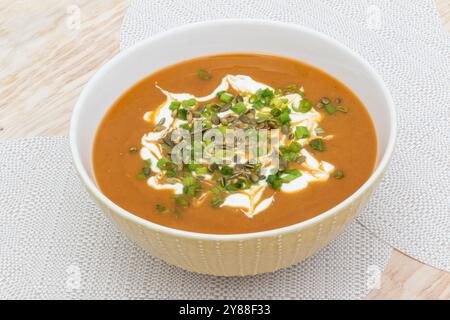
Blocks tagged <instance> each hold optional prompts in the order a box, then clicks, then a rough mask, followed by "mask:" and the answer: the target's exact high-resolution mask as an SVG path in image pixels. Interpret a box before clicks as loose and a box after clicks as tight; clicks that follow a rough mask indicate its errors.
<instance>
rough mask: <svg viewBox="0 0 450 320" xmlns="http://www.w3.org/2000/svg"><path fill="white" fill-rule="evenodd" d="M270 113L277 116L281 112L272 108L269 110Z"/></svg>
mask: <svg viewBox="0 0 450 320" xmlns="http://www.w3.org/2000/svg"><path fill="white" fill-rule="evenodd" d="M270 114H271V115H273V116H274V117H278V116H279V115H280V114H281V110H280V109H278V108H273V109H272V110H271V111H270Z"/></svg>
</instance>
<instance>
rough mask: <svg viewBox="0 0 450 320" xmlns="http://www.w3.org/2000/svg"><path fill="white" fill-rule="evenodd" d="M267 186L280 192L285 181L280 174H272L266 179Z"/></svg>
mask: <svg viewBox="0 0 450 320" xmlns="http://www.w3.org/2000/svg"><path fill="white" fill-rule="evenodd" d="M266 182H267V184H268V185H269V186H270V187H271V188H272V189H274V190H280V189H281V185H282V184H283V181H282V180H281V178H280V177H279V176H278V174H271V175H269V176H268V177H267V179H266Z"/></svg>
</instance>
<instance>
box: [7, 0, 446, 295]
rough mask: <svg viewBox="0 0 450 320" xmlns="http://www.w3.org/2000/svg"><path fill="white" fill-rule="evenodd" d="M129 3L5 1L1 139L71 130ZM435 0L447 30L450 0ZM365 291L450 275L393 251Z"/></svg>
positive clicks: (408, 287) (407, 288)
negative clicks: (74, 110)
mask: <svg viewBox="0 0 450 320" xmlns="http://www.w3.org/2000/svg"><path fill="white" fill-rule="evenodd" d="M128 2H129V1H127V0H112V1H89V0H71V1H67V0H62V1H61V0H59V1H58V0H40V1H25V0H15V1H10V0H8V1H7V0H0V66H1V69H0V139H7V138H16V137H30V136H37V135H67V134H68V125H69V118H70V114H71V112H72V108H73V106H74V104H75V101H76V100H77V98H78V95H79V94H80V92H81V89H82V88H83V86H84V85H85V84H86V82H87V81H88V79H89V78H90V77H91V76H92V74H93V73H94V72H95V71H96V70H97V69H98V68H99V67H100V66H101V65H102V64H104V63H105V62H106V61H108V60H109V59H110V58H112V57H113V56H114V55H115V54H116V53H117V52H118V51H119V34H120V26H121V23H122V18H123V16H124V13H125V10H126V8H127V6H128ZM435 3H436V5H437V8H438V11H439V13H440V15H441V18H442V22H443V25H444V27H445V28H446V29H447V30H449V31H450V0H435ZM73 4H76V6H77V7H75V6H73ZM78 8H79V9H80V12H79V13H80V18H81V20H80V21H81V23H80V24H79V25H78V24H77V12H78V11H77V10H78ZM78 27H79V28H78ZM368 298H369V299H450V274H449V273H446V272H443V271H439V270H437V269H434V268H432V267H429V266H426V265H424V264H422V263H420V262H418V261H416V260H414V259H412V258H410V257H407V256H406V255H404V254H402V253H400V252H399V251H396V250H394V251H393V254H392V257H391V258H390V261H389V263H388V265H387V267H386V269H385V272H384V274H383V277H382V283H381V287H380V289H378V290H374V291H372V292H371V293H370V294H369V296H368Z"/></svg>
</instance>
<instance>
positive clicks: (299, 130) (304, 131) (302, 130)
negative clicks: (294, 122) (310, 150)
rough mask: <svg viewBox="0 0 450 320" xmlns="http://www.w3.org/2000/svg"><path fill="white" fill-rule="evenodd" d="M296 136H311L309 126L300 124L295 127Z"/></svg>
mask: <svg viewBox="0 0 450 320" xmlns="http://www.w3.org/2000/svg"><path fill="white" fill-rule="evenodd" d="M295 136H296V137H297V139H305V138H309V130H308V128H307V127H304V126H299V127H296V128H295Z"/></svg>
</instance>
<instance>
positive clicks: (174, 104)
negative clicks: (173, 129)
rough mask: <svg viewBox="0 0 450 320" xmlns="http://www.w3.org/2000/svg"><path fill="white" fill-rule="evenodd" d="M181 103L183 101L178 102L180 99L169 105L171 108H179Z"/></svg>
mask: <svg viewBox="0 0 450 320" xmlns="http://www.w3.org/2000/svg"><path fill="white" fill-rule="evenodd" d="M180 105H181V103H180V102H178V101H173V102H172V103H171V104H170V106H169V109H170V110H172V111H173V110H177V109H178V108H179V107H180Z"/></svg>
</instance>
